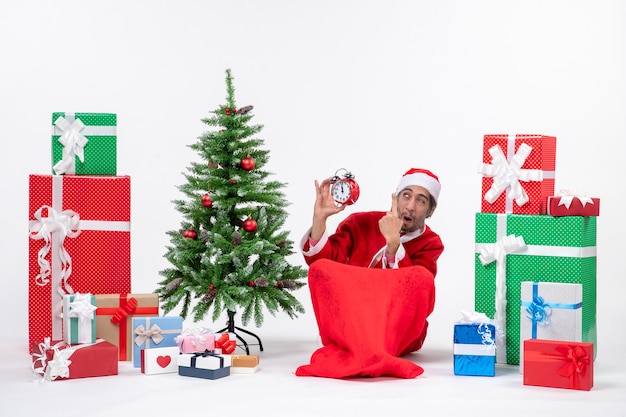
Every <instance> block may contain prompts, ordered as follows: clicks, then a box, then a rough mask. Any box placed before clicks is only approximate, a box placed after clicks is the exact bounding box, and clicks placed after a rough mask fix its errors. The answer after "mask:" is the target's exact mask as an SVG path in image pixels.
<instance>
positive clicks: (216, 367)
mask: <svg viewBox="0 0 626 417" xmlns="http://www.w3.org/2000/svg"><path fill="white" fill-rule="evenodd" d="M230 364H231V362H230V357H227V356H222V355H218V354H217V353H212V352H209V351H208V350H207V351H205V352H204V353H182V354H180V355H178V375H181V376H192V377H195V378H204V379H219V378H223V377H225V376H229V375H230Z"/></svg>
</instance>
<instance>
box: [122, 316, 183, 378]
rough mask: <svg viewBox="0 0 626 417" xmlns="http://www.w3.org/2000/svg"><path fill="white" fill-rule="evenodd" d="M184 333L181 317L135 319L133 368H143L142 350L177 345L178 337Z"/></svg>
mask: <svg viewBox="0 0 626 417" xmlns="http://www.w3.org/2000/svg"><path fill="white" fill-rule="evenodd" d="M182 331H183V318H182V317H180V316H165V317H133V366H134V367H135V368H139V367H141V350H142V349H151V348H155V347H169V346H174V347H176V348H178V346H177V345H176V341H175V339H176V336H178V335H180V333H181V332H182Z"/></svg>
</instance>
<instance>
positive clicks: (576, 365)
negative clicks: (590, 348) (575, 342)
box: [556, 345, 590, 388]
mask: <svg viewBox="0 0 626 417" xmlns="http://www.w3.org/2000/svg"><path fill="white" fill-rule="evenodd" d="M556 351H557V352H559V353H560V354H561V355H562V356H563V357H562V359H564V360H565V361H567V363H565V365H563V366H562V367H561V368H560V369H559V375H561V376H564V377H566V378H569V379H570V380H571V382H572V385H573V386H574V387H575V388H578V387H579V382H578V376H579V375H580V374H582V373H583V372H584V371H585V368H586V367H587V366H589V361H590V359H589V355H587V352H585V350H584V349H583V348H582V347H580V346H571V345H559V346H557V347H556Z"/></svg>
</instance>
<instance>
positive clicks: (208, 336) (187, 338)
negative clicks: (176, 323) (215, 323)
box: [175, 327, 215, 353]
mask: <svg viewBox="0 0 626 417" xmlns="http://www.w3.org/2000/svg"><path fill="white" fill-rule="evenodd" d="M175 341H176V344H177V345H178V347H179V348H180V353H196V352H204V351H205V350H208V351H213V350H214V349H215V333H213V332H212V331H211V329H207V328H205V327H198V328H187V329H184V330H183V332H182V333H181V334H180V335H178V336H176V339H175Z"/></svg>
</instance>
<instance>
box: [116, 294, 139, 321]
mask: <svg viewBox="0 0 626 417" xmlns="http://www.w3.org/2000/svg"><path fill="white" fill-rule="evenodd" d="M135 307H137V299H136V298H135V297H131V298H129V299H128V301H127V302H126V304H124V305H123V306H121V307H120V309H119V310H117V311H116V312H115V314H114V315H113V316H112V317H111V323H113V324H119V323H120V322H121V321H122V320H125V319H126V317H127V316H128V315H129V314H131V313H132V312H133V310H135Z"/></svg>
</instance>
